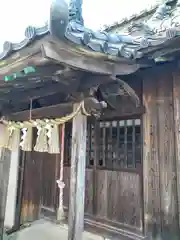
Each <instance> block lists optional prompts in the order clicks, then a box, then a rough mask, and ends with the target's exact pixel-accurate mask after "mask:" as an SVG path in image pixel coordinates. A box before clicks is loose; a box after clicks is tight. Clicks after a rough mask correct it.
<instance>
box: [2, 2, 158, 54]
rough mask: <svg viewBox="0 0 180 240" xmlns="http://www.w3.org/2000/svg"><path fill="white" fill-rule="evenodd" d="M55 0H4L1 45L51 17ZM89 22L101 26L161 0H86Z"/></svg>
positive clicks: (84, 7)
mask: <svg viewBox="0 0 180 240" xmlns="http://www.w3.org/2000/svg"><path fill="white" fill-rule="evenodd" d="M51 1H52V0H31V1H24V0H1V1H0V33H1V34H0V49H1V46H2V44H3V42H4V41H5V40H8V41H13V42H18V41H20V40H21V39H22V38H23V35H24V29H25V28H26V27H27V26H28V25H34V26H40V25H43V23H44V22H46V21H47V18H48V13H49V6H50V3H51ZM83 2H84V4H83V16H84V20H85V24H86V25H87V26H88V27H90V28H93V29H98V28H100V27H101V26H102V25H104V24H111V23H113V22H115V21H119V20H120V19H121V18H124V17H126V16H129V15H132V14H133V13H136V12H139V11H140V10H142V9H144V8H147V7H148V5H153V4H154V3H155V2H157V0H151V3H149V0H136V1H135V0H127V1H120V0H110V1H109V0H84V1H83Z"/></svg>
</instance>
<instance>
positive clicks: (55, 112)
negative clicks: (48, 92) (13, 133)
mask: <svg viewBox="0 0 180 240" xmlns="http://www.w3.org/2000/svg"><path fill="white" fill-rule="evenodd" d="M72 111H73V103H61V104H57V105H53V106H49V107H42V108H37V109H33V110H32V112H31V117H32V119H34V120H35V119H43V118H57V117H63V116H65V115H67V114H70V113H72ZM29 116H30V112H29V110H27V111H22V112H17V113H12V114H9V115H8V116H7V118H8V119H9V120H12V121H26V120H28V119H29Z"/></svg>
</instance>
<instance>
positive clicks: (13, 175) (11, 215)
mask: <svg viewBox="0 0 180 240" xmlns="http://www.w3.org/2000/svg"><path fill="white" fill-rule="evenodd" d="M3 133H4V126H3V125H2V124H0V138H1V137H3ZM1 152H2V149H1V148H0V155H1ZM18 165H19V149H17V151H15V152H12V153H11V163H10V172H9V182H8V191H7V201H6V212H5V223H4V224H5V227H8V228H11V227H13V225H14V221H15V208H16V197H17V183H18Z"/></svg>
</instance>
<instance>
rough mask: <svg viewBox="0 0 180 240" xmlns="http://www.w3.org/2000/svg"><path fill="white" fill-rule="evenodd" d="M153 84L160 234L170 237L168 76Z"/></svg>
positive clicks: (172, 161)
mask: <svg viewBox="0 0 180 240" xmlns="http://www.w3.org/2000/svg"><path fill="white" fill-rule="evenodd" d="M157 83H158V88H157V92H158V97H157V101H158V122H159V131H158V137H159V142H158V143H159V146H158V150H159V162H160V196H161V222H162V235H163V236H165V235H166V236H167V235H169V237H170V236H174V235H175V234H176V232H177V229H178V221H177V219H178V208H177V181H176V179H177V174H176V156H175V141H174V130H175V129H174V116H173V94H172V93H173V91H172V90H173V88H172V86H173V79H172V75H171V74H166V75H163V76H160V77H159V78H158V79H157Z"/></svg>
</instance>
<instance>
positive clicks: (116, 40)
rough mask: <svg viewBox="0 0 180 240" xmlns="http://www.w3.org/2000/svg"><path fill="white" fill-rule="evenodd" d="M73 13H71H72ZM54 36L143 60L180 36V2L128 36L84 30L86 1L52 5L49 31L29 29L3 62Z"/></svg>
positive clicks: (0, 56)
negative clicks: (84, 6)
mask: <svg viewBox="0 0 180 240" xmlns="http://www.w3.org/2000/svg"><path fill="white" fill-rule="evenodd" d="M68 10H69V11H68ZM48 32H50V34H52V36H54V37H56V38H59V40H69V41H70V42H72V43H74V44H75V45H76V46H79V47H81V48H86V49H88V50H90V51H95V52H100V53H104V54H109V55H112V56H116V57H124V58H128V59H138V58H142V57H143V56H144V54H145V52H147V51H148V49H149V48H153V49H154V48H156V47H158V46H161V45H162V44H163V43H165V42H167V41H168V40H170V39H172V38H175V37H176V36H179V34H180V0H178V1H177V0H176V1H175V0H168V1H166V3H164V4H162V5H160V6H159V7H158V8H157V9H156V11H155V13H154V14H153V15H152V17H151V18H150V19H148V20H147V21H145V22H141V23H134V24H132V25H131V26H129V28H128V31H127V32H126V33H119V34H115V33H108V32H107V31H93V30H91V29H88V28H86V27H85V26H84V22H83V18H82V0H71V1H70V4H69V9H68V4H67V3H66V0H55V1H53V3H52V5H51V10H50V19H49V28H48V26H44V27H43V28H33V27H28V28H27V29H26V31H25V38H24V39H23V40H22V41H21V42H20V43H18V44H13V43H10V42H5V44H4V48H3V49H4V50H3V52H2V53H1V54H0V59H4V58H6V57H7V56H9V54H11V53H12V52H14V51H18V50H20V49H22V48H24V47H26V46H27V45H28V44H30V43H31V42H32V41H34V40H35V39H36V37H39V36H43V35H44V34H47V33H48Z"/></svg>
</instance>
